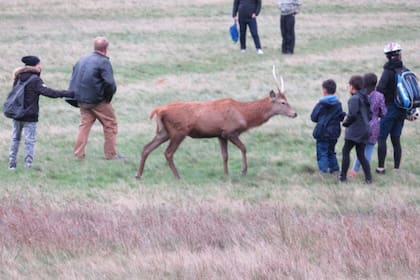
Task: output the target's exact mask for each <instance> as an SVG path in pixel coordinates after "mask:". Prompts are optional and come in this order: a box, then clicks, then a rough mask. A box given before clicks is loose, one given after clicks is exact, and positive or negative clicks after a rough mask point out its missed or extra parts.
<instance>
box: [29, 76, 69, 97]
mask: <svg viewBox="0 0 420 280" xmlns="http://www.w3.org/2000/svg"><path fill="white" fill-rule="evenodd" d="M34 83H36V84H35V91H36V92H37V93H38V94H40V95H43V96H47V97H50V98H58V97H74V92H72V91H68V90H55V89H52V88H49V87H47V86H46V85H45V84H44V82H43V81H42V80H41V79H36V80H35V81H34Z"/></svg>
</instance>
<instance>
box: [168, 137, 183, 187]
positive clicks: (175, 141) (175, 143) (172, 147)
mask: <svg viewBox="0 0 420 280" xmlns="http://www.w3.org/2000/svg"><path fill="white" fill-rule="evenodd" d="M184 138H185V136H178V137H174V138H171V140H170V141H169V145H168V148H166V151H165V157H166V161H167V162H168V164H169V167H170V168H171V170H172V173H173V174H174V176H175V177H176V178H177V179H180V178H181V177H179V174H178V170H177V169H176V167H175V163H174V154H175V152H176V150H177V149H178V147H179V144H181V142H182V141H183V140H184Z"/></svg>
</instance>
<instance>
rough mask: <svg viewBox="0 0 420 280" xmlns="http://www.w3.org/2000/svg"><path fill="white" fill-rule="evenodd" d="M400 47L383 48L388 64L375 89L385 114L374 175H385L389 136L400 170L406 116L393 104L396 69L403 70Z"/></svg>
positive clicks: (381, 124) (395, 163)
mask: <svg viewBox="0 0 420 280" xmlns="http://www.w3.org/2000/svg"><path fill="white" fill-rule="evenodd" d="M401 51H402V49H401V46H400V45H399V44H398V43H394V42H391V43H389V44H388V45H386V46H385V48H384V53H385V56H386V58H387V59H388V62H386V63H385V65H384V70H383V72H382V75H381V78H380V80H379V82H378V86H377V87H376V89H377V90H378V91H379V92H382V93H383V95H384V97H385V105H386V108H387V111H388V112H387V114H386V115H385V116H384V117H383V118H381V123H380V133H379V137H378V168H376V173H379V174H383V173H385V158H386V153H387V147H386V140H387V138H388V135H391V142H392V146H393V148H394V168H395V169H398V168H400V162H401V154H402V149H401V142H400V137H401V134H402V129H403V127H404V120H405V117H406V116H407V112H406V110H405V109H401V108H398V107H397V106H396V105H395V103H394V97H395V92H396V90H397V83H396V80H395V75H396V69H401V68H403V67H404V66H403V62H402V60H401Z"/></svg>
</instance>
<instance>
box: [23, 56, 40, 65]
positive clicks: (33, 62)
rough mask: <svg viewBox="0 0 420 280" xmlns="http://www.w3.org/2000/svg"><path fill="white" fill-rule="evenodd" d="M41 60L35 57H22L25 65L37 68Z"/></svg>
mask: <svg viewBox="0 0 420 280" xmlns="http://www.w3.org/2000/svg"><path fill="white" fill-rule="evenodd" d="M40 61H41V60H40V59H39V58H38V57H37V56H34V55H27V56H24V57H22V62H23V63H25V65H28V66H35V65H37V64H38V63H39V62H40Z"/></svg>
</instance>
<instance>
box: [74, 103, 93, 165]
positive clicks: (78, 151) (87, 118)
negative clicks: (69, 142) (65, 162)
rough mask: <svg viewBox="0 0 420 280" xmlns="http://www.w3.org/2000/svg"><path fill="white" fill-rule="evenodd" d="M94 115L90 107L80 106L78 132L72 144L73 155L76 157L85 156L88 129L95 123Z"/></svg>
mask: <svg viewBox="0 0 420 280" xmlns="http://www.w3.org/2000/svg"><path fill="white" fill-rule="evenodd" d="M95 120H96V117H95V115H94V113H93V112H92V111H91V109H85V108H80V125H79V132H78V134H77V138H76V144H75V145H74V156H75V157H77V158H84V157H85V149H86V145H87V141H88V137H89V133H90V129H91V128H92V126H93V124H94V123H95Z"/></svg>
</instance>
